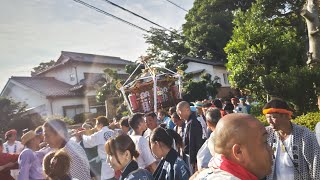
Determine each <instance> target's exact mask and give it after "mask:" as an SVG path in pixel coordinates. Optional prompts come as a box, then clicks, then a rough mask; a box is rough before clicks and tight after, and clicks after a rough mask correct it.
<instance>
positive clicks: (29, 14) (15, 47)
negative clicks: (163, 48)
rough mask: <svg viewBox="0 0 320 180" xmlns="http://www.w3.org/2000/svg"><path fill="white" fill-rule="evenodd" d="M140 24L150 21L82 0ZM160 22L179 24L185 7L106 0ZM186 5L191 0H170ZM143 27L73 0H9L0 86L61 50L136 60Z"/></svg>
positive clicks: (0, 23)
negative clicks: (139, 28)
mask: <svg viewBox="0 0 320 180" xmlns="http://www.w3.org/2000/svg"><path fill="white" fill-rule="evenodd" d="M83 1H85V2H87V3H91V4H93V5H95V6H97V7H99V8H101V9H103V10H105V11H107V12H109V13H112V14H114V15H116V16H119V17H121V18H123V19H126V20H128V21H130V22H132V23H135V24H137V25H139V26H141V27H143V28H146V29H148V28H149V27H151V26H152V25H151V24H150V23H147V22H145V21H143V20H142V19H139V18H137V17H134V16H132V15H130V14H129V13H127V12H124V11H122V10H120V9H118V8H116V7H114V6H112V5H110V4H108V3H106V2H104V1H103V0H83ZM112 2H115V3H117V4H119V5H122V6H124V7H126V8H128V9H130V10H131V11H134V12H136V13H138V14H140V15H142V16H144V17H147V18H148V19H150V20H152V21H154V22H156V23H159V24H161V25H163V26H165V27H168V28H169V27H173V28H179V27H180V26H181V24H182V23H183V22H184V15H185V12H183V11H182V10H180V9H178V8H177V7H175V6H173V5H172V4H170V3H168V2H166V1H165V0H112ZM175 2H176V3H177V4H180V5H183V6H184V7H185V8H187V9H189V8H191V6H192V2H193V0H184V1H182V0H176V1H175ZM143 34H144V32H143V31H140V30H138V29H136V28H134V27H131V26H128V25H127V24H124V23H122V22H120V21H117V20H115V19H113V18H111V17H108V16H105V15H103V14H100V13H98V12H96V11H94V10H92V9H89V8H87V7H85V6H83V5H81V4H78V3H76V2H74V1H73V0H54V1H53V0H28V1H21V0H10V1H3V2H2V5H1V6H0V63H1V66H0V75H1V78H0V89H2V87H3V86H4V85H5V83H6V81H7V80H8V78H9V77H11V76H16V75H20V76H21V75H29V74H30V71H31V70H32V67H34V66H37V65H38V64H39V63H40V62H46V61H49V60H51V59H57V58H58V57H59V55H60V52H61V51H62V50H64V51H75V52H83V53H92V54H104V55H110V56H118V57H121V58H124V59H128V60H132V61H134V60H136V59H137V58H138V57H139V56H140V55H142V54H144V53H145V50H146V48H147V44H145V42H144V39H143Z"/></svg>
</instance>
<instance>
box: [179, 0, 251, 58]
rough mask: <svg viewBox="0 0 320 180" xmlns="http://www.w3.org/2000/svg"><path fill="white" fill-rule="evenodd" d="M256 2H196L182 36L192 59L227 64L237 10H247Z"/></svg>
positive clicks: (218, 0) (201, 0) (197, 0)
mask: <svg viewBox="0 0 320 180" xmlns="http://www.w3.org/2000/svg"><path fill="white" fill-rule="evenodd" d="M253 1H254V0H247V1H244V0H195V1H194V4H193V7H192V8H191V9H190V10H189V12H188V14H187V15H186V21H187V22H186V23H185V24H184V25H183V26H182V27H183V34H184V35H185V36H186V39H187V41H186V47H188V48H190V52H189V55H190V56H193V57H199V58H204V59H221V60H225V58H226V55H225V52H224V51H223V48H224V47H225V45H226V44H227V42H228V41H229V39H230V37H231V35H232V29H233V25H232V19H233V11H234V10H235V9H241V10H246V9H248V8H249V7H250V6H251V4H252V2H253Z"/></svg>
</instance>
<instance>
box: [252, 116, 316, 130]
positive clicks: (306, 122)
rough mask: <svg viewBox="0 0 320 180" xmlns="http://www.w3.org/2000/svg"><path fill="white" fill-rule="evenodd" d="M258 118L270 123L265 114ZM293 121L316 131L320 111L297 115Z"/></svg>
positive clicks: (266, 123) (266, 124) (264, 122)
mask: <svg viewBox="0 0 320 180" xmlns="http://www.w3.org/2000/svg"><path fill="white" fill-rule="evenodd" d="M257 119H259V120H260V121H261V122H262V123H263V124H264V125H265V126H268V125H269V124H268V122H267V119H266V117H265V116H264V115H261V116H257ZM292 122H294V123H296V124H299V125H301V126H305V127H307V128H309V129H310V130H312V131H314V129H315V127H316V125H317V123H318V122H320V112H309V113H307V114H306V115H301V116H298V117H296V118H295V119H293V120H292Z"/></svg>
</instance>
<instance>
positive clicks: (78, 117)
mask: <svg viewBox="0 0 320 180" xmlns="http://www.w3.org/2000/svg"><path fill="white" fill-rule="evenodd" d="M93 117H94V114H93V113H91V112H84V113H80V114H76V115H75V116H74V118H73V119H74V123H75V124H79V123H83V122H85V121H86V120H87V119H92V118H93Z"/></svg>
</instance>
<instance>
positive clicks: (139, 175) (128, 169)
mask: <svg viewBox="0 0 320 180" xmlns="http://www.w3.org/2000/svg"><path fill="white" fill-rule="evenodd" d="M105 150H106V153H107V161H108V162H109V164H110V165H111V166H112V168H113V169H114V170H115V171H117V170H121V176H120V178H119V180H133V179H143V180H151V179H153V177H152V175H151V173H150V172H149V171H147V170H145V169H140V168H139V167H138V163H137V162H136V161H135V160H134V158H137V157H138V156H139V153H138V151H137V150H136V146H135V144H134V142H133V141H132V139H131V138H130V136H128V135H126V134H122V135H119V136H117V137H116V138H111V139H109V140H108V141H107V143H106V144H105Z"/></svg>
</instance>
